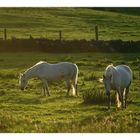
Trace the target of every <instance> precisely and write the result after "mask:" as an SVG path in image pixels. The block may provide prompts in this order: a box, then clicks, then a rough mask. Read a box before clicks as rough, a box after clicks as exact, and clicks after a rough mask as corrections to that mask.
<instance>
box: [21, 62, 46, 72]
mask: <svg viewBox="0 0 140 140" xmlns="http://www.w3.org/2000/svg"><path fill="white" fill-rule="evenodd" d="M42 63H47V62H46V61H39V62H38V63H36V64H35V65H33V66H32V67H30V68H28V69H27V70H26V71H25V72H24V73H23V74H25V73H26V72H27V71H29V70H31V69H32V68H34V67H36V66H38V65H39V64H42Z"/></svg>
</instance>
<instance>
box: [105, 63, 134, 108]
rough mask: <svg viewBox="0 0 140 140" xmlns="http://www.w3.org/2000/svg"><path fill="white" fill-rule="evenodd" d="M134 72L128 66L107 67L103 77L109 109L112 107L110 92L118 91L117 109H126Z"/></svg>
mask: <svg viewBox="0 0 140 140" xmlns="http://www.w3.org/2000/svg"><path fill="white" fill-rule="evenodd" d="M132 77H133V75H132V71H131V69H130V68H129V67H128V66H126V65H118V66H116V67H114V66H113V65H109V66H107V68H106V70H105V73H104V75H103V83H104V86H105V89H106V94H107V96H108V108H110V105H111V99H110V90H111V89H113V90H115V91H116V102H117V107H118V108H120V107H122V108H126V100H127V96H128V92H129V87H130V85H131V82H132Z"/></svg>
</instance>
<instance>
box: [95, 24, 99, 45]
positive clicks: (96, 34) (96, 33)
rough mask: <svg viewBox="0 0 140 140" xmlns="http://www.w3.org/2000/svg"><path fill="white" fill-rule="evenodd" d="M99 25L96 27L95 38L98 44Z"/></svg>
mask: <svg viewBox="0 0 140 140" xmlns="http://www.w3.org/2000/svg"><path fill="white" fill-rule="evenodd" d="M98 35H99V34H98V25H96V26H95V37H96V43H97V44H98V40H99V36H98Z"/></svg>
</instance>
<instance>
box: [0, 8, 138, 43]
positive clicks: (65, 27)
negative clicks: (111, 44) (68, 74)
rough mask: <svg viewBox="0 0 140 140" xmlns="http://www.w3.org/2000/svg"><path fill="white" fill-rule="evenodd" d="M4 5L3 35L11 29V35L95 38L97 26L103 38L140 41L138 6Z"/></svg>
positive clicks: (1, 12) (1, 11)
mask: <svg viewBox="0 0 140 140" xmlns="http://www.w3.org/2000/svg"><path fill="white" fill-rule="evenodd" d="M112 9H113V8H110V9H109V8H106V9H105V10H104V8H103V9H102V8H99V9H97V8H96V9H94V8H93V9H92V8H0V19H1V20H0V25H1V31H0V37H1V38H3V28H7V34H8V38H11V36H16V37H17V38H29V35H32V36H33V37H35V38H36V37H45V38H46V37H47V38H49V39H58V35H59V34H58V31H59V30H62V31H63V39H67V40H69V39H87V40H90V39H95V33H94V28H95V25H96V24H98V26H99V39H103V40H111V39H122V40H139V36H140V31H139V28H140V24H139V23H140V16H139V14H138V13H139V9H138V8H136V9H135V8H132V9H131V8H122V9H121V8H118V9H117V8H114V10H112Z"/></svg>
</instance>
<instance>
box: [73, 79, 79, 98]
mask: <svg viewBox="0 0 140 140" xmlns="http://www.w3.org/2000/svg"><path fill="white" fill-rule="evenodd" d="M72 85H73V88H74V89H73V94H74V95H76V96H78V92H77V84H76V82H75V81H72Z"/></svg>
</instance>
